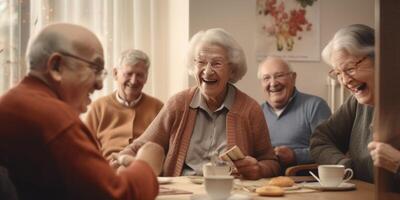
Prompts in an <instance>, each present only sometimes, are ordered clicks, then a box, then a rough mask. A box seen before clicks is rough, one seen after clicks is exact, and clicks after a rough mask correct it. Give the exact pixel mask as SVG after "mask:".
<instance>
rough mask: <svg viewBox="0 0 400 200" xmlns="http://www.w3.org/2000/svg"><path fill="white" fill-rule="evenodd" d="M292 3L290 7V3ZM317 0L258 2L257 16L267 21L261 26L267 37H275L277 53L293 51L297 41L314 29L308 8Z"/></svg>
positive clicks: (258, 0)
mask: <svg viewBox="0 0 400 200" xmlns="http://www.w3.org/2000/svg"><path fill="white" fill-rule="evenodd" d="M289 1H291V2H290V6H288V3H289ZM315 1H317V0H286V1H284V0H257V14H258V15H259V16H262V17H265V18H266V19H267V20H266V21H265V23H263V24H262V25H261V29H262V31H263V32H264V33H265V34H266V37H275V40H276V50H277V51H293V50H294V48H295V44H296V41H301V40H302V38H303V37H302V36H303V34H305V33H306V32H309V31H311V30H312V29H313V24H312V23H311V22H310V21H309V19H307V17H306V14H307V7H309V6H312V5H313V3H314V2H315Z"/></svg>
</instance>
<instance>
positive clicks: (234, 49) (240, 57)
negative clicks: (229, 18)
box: [186, 28, 247, 83]
mask: <svg viewBox="0 0 400 200" xmlns="http://www.w3.org/2000/svg"><path fill="white" fill-rule="evenodd" d="M204 43H210V44H216V45H219V46H221V47H222V48H224V49H225V50H226V51H227V54H228V61H229V63H230V66H231V67H232V76H231V77H230V79H229V82H231V83H236V82H237V81H238V80H240V79H241V78H242V77H243V76H244V75H245V74H246V71H247V64H246V57H245V55H244V51H243V49H242V47H241V46H240V45H239V43H237V42H236V40H235V39H234V38H233V37H232V36H231V35H230V34H229V33H228V32H226V31H225V30H224V29H221V28H213V29H208V30H206V31H199V32H198V33H196V34H195V35H194V36H193V37H192V39H191V40H190V42H189V48H188V53H187V57H186V67H187V68H188V70H189V74H190V75H192V76H193V75H194V73H193V71H194V66H195V63H194V59H195V51H196V48H197V47H198V46H199V45H200V44H204Z"/></svg>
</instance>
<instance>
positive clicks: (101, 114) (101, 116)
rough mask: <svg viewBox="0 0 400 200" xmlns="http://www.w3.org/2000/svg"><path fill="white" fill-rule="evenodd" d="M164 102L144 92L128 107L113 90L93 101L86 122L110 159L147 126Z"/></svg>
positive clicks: (105, 155) (104, 153)
mask: <svg viewBox="0 0 400 200" xmlns="http://www.w3.org/2000/svg"><path fill="white" fill-rule="evenodd" d="M162 106H163V104H162V102H161V101H160V100H158V99H156V98H153V97H151V96H149V95H146V94H144V93H143V96H142V98H141V99H140V100H139V102H137V104H136V105H135V106H133V107H126V106H124V105H122V104H121V103H119V102H118V100H117V98H116V92H113V93H111V94H109V95H107V96H104V97H102V98H100V99H98V100H96V101H95V102H93V103H92V105H91V106H90V107H91V108H90V110H89V112H88V114H87V115H86V125H87V126H88V128H89V129H90V130H92V132H93V133H94V134H95V137H96V138H97V140H98V142H99V145H100V148H101V151H102V153H103V155H104V157H106V159H107V160H111V154H112V153H119V152H120V151H121V150H123V149H124V148H125V147H126V146H127V145H128V144H129V143H130V141H133V140H134V139H136V138H138V137H139V136H140V135H141V134H142V133H143V132H144V131H145V130H146V128H147V127H148V126H149V124H150V123H151V122H152V121H153V119H154V118H155V117H156V115H157V114H158V112H159V111H160V110H161V107H162Z"/></svg>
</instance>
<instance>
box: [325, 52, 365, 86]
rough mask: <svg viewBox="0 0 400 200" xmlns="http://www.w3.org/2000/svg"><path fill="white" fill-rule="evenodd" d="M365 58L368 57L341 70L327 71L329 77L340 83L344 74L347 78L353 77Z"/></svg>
mask: <svg viewBox="0 0 400 200" xmlns="http://www.w3.org/2000/svg"><path fill="white" fill-rule="evenodd" d="M367 58H368V56H364V57H363V58H361V59H360V60H359V61H357V62H355V63H354V64H353V65H350V66H348V67H345V69H343V70H338V69H332V70H331V71H329V77H331V78H332V79H335V80H338V81H342V79H343V75H344V74H346V75H347V76H349V77H353V76H354V75H356V73H357V70H358V68H359V67H360V64H361V63H362V62H363V61H364V60H365V59H367Z"/></svg>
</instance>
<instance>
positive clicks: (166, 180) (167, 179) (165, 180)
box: [157, 177, 172, 184]
mask: <svg viewBox="0 0 400 200" xmlns="http://www.w3.org/2000/svg"><path fill="white" fill-rule="evenodd" d="M157 180H158V183H159V184H168V183H171V182H172V178H171V177H157Z"/></svg>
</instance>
